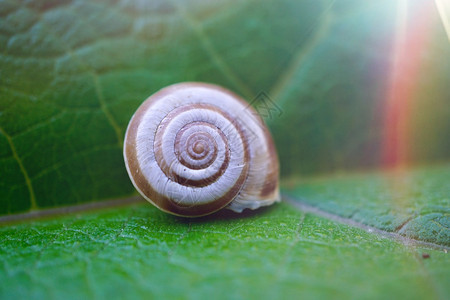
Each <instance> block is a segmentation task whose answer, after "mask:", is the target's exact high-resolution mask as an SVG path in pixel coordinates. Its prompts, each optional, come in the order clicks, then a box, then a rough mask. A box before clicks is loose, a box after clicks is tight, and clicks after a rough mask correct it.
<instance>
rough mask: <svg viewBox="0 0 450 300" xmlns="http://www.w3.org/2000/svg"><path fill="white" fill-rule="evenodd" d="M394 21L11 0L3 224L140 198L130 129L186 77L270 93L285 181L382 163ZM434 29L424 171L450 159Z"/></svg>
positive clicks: (438, 35) (4, 45)
mask: <svg viewBox="0 0 450 300" xmlns="http://www.w3.org/2000/svg"><path fill="white" fill-rule="evenodd" d="M409 2H410V3H412V4H414V5H416V4H417V3H419V4H420V3H423V1H422V0H415V1H409ZM330 4H332V6H330ZM414 5H412V7H413V6H414ZM330 7H331V8H330ZM395 16H396V6H395V4H392V1H390V0H389V1H388V0H384V1H377V2H376V3H373V4H370V5H367V4H366V3H364V2H361V1H356V0H355V1H342V0H338V1H331V0H330V1H326V0H324V1H307V0H303V1H290V0H283V1H270V0H264V1H251V0H245V1H244V0H243V1H232V2H231V1H214V2H213V3H210V4H207V3H205V1H193V0H192V1H176V0H174V1H162V0H161V1H138V0H135V1H134V0H122V1H113V0H111V1H109V0H97V1H87V0H79V1H70V0H59V1H58V0H55V1H47V0H33V1H15V0H9V1H8V0H5V1H1V2H0V78H1V80H0V214H11V213H16V212H23V211H28V210H30V209H39V208H47V207H54V206H60V205H68V204H75V203H81V202H87V201H97V200H102V199H107V198H113V197H114V198H115V197H121V196H124V195H130V194H132V193H133V188H132V186H131V184H130V181H129V180H128V178H127V175H126V172H125V169H124V167H123V159H122V155H121V152H122V150H121V148H122V141H123V135H124V132H125V128H126V125H127V123H128V120H129V119H130V117H131V115H132V113H133V112H134V111H135V110H136V108H137V107H138V106H139V104H140V103H141V102H142V101H143V100H144V99H145V98H146V97H148V96H149V95H150V94H152V93H154V92H155V91H157V90H158V89H160V88H162V87H164V86H166V85H169V84H171V83H175V82H180V81H207V82H213V83H217V84H220V85H223V86H225V87H228V88H230V89H232V90H233V91H235V92H237V93H239V94H241V95H243V96H244V97H245V98H246V99H247V100H251V99H253V98H254V97H255V96H256V95H257V94H258V93H259V92H260V91H265V92H267V93H268V95H269V96H270V97H271V98H272V100H273V101H274V102H276V103H277V104H278V105H279V106H280V107H281V109H282V112H283V113H282V115H281V116H274V117H273V118H269V119H268V120H267V122H268V123H269V125H270V127H271V129H272V132H273V135H274V138H275V141H276V143H277V146H278V152H279V156H280V159H281V172H282V174H283V175H284V176H288V175H298V174H311V173H315V172H327V171H330V170H336V169H351V168H361V167H368V166H377V165H378V163H379V161H380V145H381V144H382V143H381V142H382V136H381V132H382V128H383V126H382V118H381V115H380V114H381V112H382V109H380V107H382V106H383V101H384V100H383V99H384V95H385V92H386V80H387V78H389V76H388V75H389V70H390V63H391V58H392V55H391V54H392V53H391V52H390V50H391V46H392V42H393V32H394V30H392V28H393V26H394V24H395ZM414 18H415V15H414V14H411V19H410V20H409V22H413V21H414ZM433 20H434V23H433V24H432V28H431V30H430V39H429V40H428V42H427V43H428V44H427V47H426V48H424V50H423V53H422V56H421V57H424V58H426V59H425V60H424V61H423V62H422V66H423V69H424V70H425V71H426V70H431V71H429V72H428V71H427V72H423V75H422V77H421V78H420V81H419V84H418V87H417V90H416V91H415V92H416V93H415V95H416V97H415V98H417V99H415V102H414V105H413V107H412V111H413V115H414V116H415V119H414V122H412V123H411V124H412V126H413V130H412V133H413V136H411V137H410V140H411V145H412V146H411V159H412V160H416V161H430V160H439V159H448V158H449V156H448V155H449V153H450V144H449V143H450V142H449V141H450V137H449V136H448V130H447V129H448V128H449V127H450V124H449V122H450V118H448V115H449V114H450V112H449V107H450V106H449V105H448V103H447V101H448V97H447V95H449V94H450V90H449V88H450V85H448V78H450V74H449V72H450V71H449V70H450V59H449V57H450V45H449V43H448V42H447V41H446V39H445V33H444V32H443V29H442V25H441V23H440V21H439V19H438V17H437V13H436V12H435V11H434V19H433ZM293 128H295V130H292V129H293Z"/></svg>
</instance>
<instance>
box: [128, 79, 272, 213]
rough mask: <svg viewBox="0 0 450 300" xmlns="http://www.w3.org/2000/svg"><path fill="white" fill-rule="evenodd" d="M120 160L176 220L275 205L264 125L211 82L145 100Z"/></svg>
mask: <svg viewBox="0 0 450 300" xmlns="http://www.w3.org/2000/svg"><path fill="white" fill-rule="evenodd" d="M124 159H125V165H126V168H127V171H128V174H129V176H130V179H131V181H132V183H133V185H134V186H135V188H136V189H137V190H138V191H139V193H140V194H141V195H142V196H143V197H144V198H145V199H146V200H148V201H149V202H151V203H153V204H154V205H155V206H156V207H158V208H159V209H161V210H163V211H165V212H168V213H171V214H174V215H179V216H187V217H197V216H203V215H207V214H210V213H213V212H215V211H217V210H219V209H221V208H224V207H226V208H228V209H231V210H233V211H236V212H242V210H243V209H245V208H250V209H256V208H259V207H261V206H267V205H271V204H273V203H274V202H276V201H279V200H280V195H279V188H278V176H279V163H278V158H277V154H276V150H275V146H274V144H273V140H272V138H271V136H270V133H269V131H268V130H267V128H266V127H265V125H264V122H263V121H262V119H261V118H260V116H259V115H258V114H257V112H256V111H255V110H254V109H253V108H251V107H250V106H249V105H248V104H247V103H246V102H245V101H244V100H242V99H241V98H240V97H238V96H237V95H235V94H233V93H232V92H230V91H228V90H226V89H224V88H221V87H219V86H216V85H212V84H205V83H194V82H192V83H191V82H187V83H178V84H174V85H171V86H168V87H166V88H164V89H162V90H160V91H158V92H156V93H155V94H153V95H152V96H150V97H149V98H148V99H147V100H145V101H144V102H143V103H142V105H141V106H140V107H139V108H138V110H137V111H136V112H135V114H134V115H133V117H132V118H131V120H130V123H129V124H128V128H127V132H126V135H125V143H124Z"/></svg>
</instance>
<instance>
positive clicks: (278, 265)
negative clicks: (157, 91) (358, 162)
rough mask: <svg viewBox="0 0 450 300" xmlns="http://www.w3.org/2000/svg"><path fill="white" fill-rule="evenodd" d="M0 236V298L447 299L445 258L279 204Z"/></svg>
mask: <svg viewBox="0 0 450 300" xmlns="http://www.w3.org/2000/svg"><path fill="white" fill-rule="evenodd" d="M0 240H1V247H0V259H1V265H0V281H1V282H2V284H1V285H0V298H2V299H18V298H20V299H29V298H34V299H61V298H64V299H81V298H100V299H105V298H114V299H117V298H142V299H148V298H165V299H167V298H178V299H199V298H201V299H205V298H211V297H214V298H218V299H275V298H278V299H281V298H283V299H286V298H291V299H293V298H299V297H300V298H302V299H312V298H314V299H317V298H318V297H321V298H333V299H349V298H353V299H362V298H364V299H385V298H390V299H400V298H401V299H445V298H447V296H448V295H449V293H450V290H449V288H450V281H449V278H450V274H449V270H450V269H449V268H448V254H445V253H444V252H442V251H437V250H431V249H423V248H415V247H413V246H405V245H403V244H398V243H397V242H395V241H393V240H391V239H387V238H382V237H380V236H377V235H375V234H372V233H367V232H365V231H363V230H361V229H359V228H353V227H349V226H347V225H342V224H337V223H334V222H332V221H329V220H326V219H323V218H320V217H316V216H313V215H310V214H306V215H305V214H303V213H301V212H299V211H297V210H295V209H293V208H292V207H291V206H288V205H286V204H277V205H276V206H273V207H271V208H268V209H263V210H260V211H258V212H257V213H251V214H246V215H244V217H242V216H241V215H239V216H236V215H233V214H223V213H222V214H219V215H215V216H213V217H209V218H203V219H196V220H186V219H181V218H177V217H173V216H170V215H167V214H164V213H162V212H160V211H158V210H157V209H155V208H153V207H152V206H150V205H148V204H142V205H137V206H134V207H123V208H116V209H111V210H105V211H101V212H93V213H83V214H80V215H79V216H70V217H63V218H56V219H53V220H44V221H38V222H32V223H24V224H19V225H13V226H9V227H3V228H0ZM422 253H426V254H428V255H429V256H430V258H428V259H423V258H422Z"/></svg>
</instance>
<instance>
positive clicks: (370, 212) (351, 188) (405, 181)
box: [284, 165, 450, 246]
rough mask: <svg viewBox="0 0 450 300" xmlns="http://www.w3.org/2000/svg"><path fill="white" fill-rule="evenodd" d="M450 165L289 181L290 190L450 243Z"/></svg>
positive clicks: (357, 216) (368, 220) (326, 206)
mask: <svg viewBox="0 0 450 300" xmlns="http://www.w3.org/2000/svg"><path fill="white" fill-rule="evenodd" d="M448 178H450V166H449V165H444V166H435V167H428V168H416V169H414V170H408V171H406V170H403V171H398V172H378V173H370V174H367V173H366V174H353V175H348V174H347V175H341V176H339V175H335V176H329V177H322V178H316V179H308V180H301V179H293V180H292V181H291V182H288V181H286V182H285V187H286V188H285V190H284V191H285V193H286V194H287V195H291V196H292V197H293V198H295V200H294V201H300V202H302V203H307V204H310V205H313V206H315V207H317V208H320V209H321V210H324V211H326V212H330V213H333V214H337V215H340V216H342V217H345V218H350V219H353V220H355V221H358V222H361V223H363V224H367V225H370V226H373V227H376V228H379V229H382V230H385V231H389V232H397V233H399V234H401V235H403V236H406V237H409V238H412V239H417V240H422V241H427V242H432V243H436V244H441V245H446V246H450V198H449V195H450V183H449V180H448Z"/></svg>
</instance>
